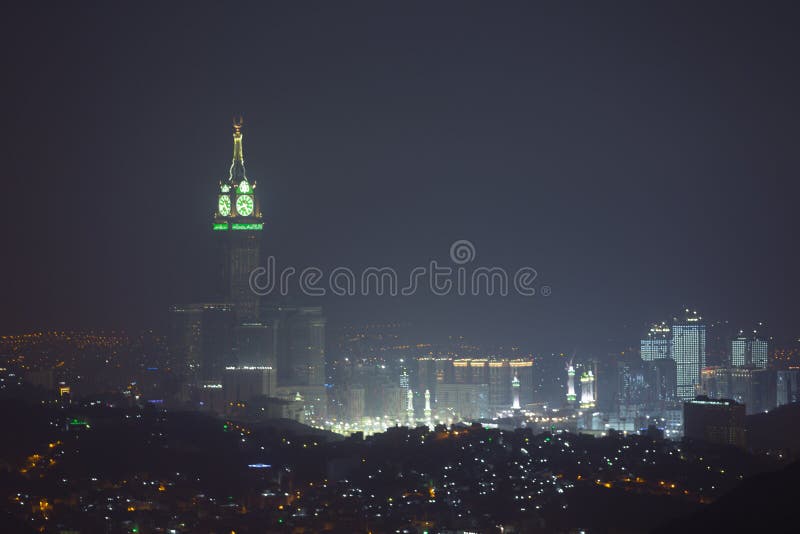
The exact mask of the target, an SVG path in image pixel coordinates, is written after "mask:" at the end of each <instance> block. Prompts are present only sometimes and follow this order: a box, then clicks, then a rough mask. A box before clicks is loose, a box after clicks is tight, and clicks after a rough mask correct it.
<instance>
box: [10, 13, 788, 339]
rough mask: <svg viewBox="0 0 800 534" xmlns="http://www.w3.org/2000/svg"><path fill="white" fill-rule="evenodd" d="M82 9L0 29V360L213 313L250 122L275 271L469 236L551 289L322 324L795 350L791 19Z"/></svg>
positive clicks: (444, 250) (29, 16)
mask: <svg viewBox="0 0 800 534" xmlns="http://www.w3.org/2000/svg"><path fill="white" fill-rule="evenodd" d="M80 4H82V5H78V3H71V2H70V3H65V2H61V3H55V2H54V3H52V4H51V5H50V6H46V5H45V4H44V3H35V4H26V5H25V6H22V4H21V3H17V4H15V5H14V7H13V8H6V9H5V10H4V14H3V17H2V22H0V39H1V40H2V48H3V52H4V53H3V56H4V61H3V71H4V72H3V74H4V75H3V79H4V81H3V84H2V85H3V91H2V94H3V106H2V115H3V120H2V124H3V127H2V134H1V135H2V142H1V143H0V146H1V147H2V156H3V157H2V162H3V171H2V172H3V180H2V183H3V186H4V189H5V191H4V199H5V202H4V209H3V210H2V212H1V213H2V216H1V217H2V225H3V228H4V232H3V236H4V239H3V241H4V247H3V248H4V251H5V253H4V254H3V261H2V263H1V265H2V271H3V277H2V280H3V283H2V286H1V287H2V310H3V313H2V323H0V331H2V333H18V332H25V331H30V330H34V329H39V328H49V327H56V328H85V329H90V328H105V329H111V328H125V329H138V328H143V327H151V326H152V327H156V328H160V327H162V326H163V324H164V319H165V316H166V310H167V309H168V306H169V305H170V304H172V303H180V302H193V301H199V300H203V299H205V298H210V295H209V287H210V283H211V280H212V278H213V275H214V271H213V267H214V260H213V252H214V247H213V239H212V238H213V236H212V232H211V229H210V225H211V217H212V213H213V210H214V208H215V200H216V198H215V192H216V185H217V183H218V182H219V180H220V179H222V178H224V177H225V176H226V175H227V172H228V167H229V165H230V158H231V151H232V140H231V127H230V124H231V117H232V116H233V115H234V114H238V113H241V114H243V115H244V120H245V126H244V151H245V161H246V166H247V171H248V176H249V177H250V178H251V179H255V180H256V181H257V182H258V185H259V191H260V193H261V195H262V208H263V211H264V215H265V219H266V228H267V231H266V232H265V241H264V246H265V250H266V251H267V253H270V254H274V255H275V256H276V257H277V261H278V264H279V266H280V265H296V266H298V267H304V266H307V265H316V266H319V267H320V268H322V269H330V268H332V267H334V266H337V265H344V266H349V267H351V268H354V269H363V268H364V267H366V266H368V265H376V266H384V265H386V266H394V267H395V268H397V269H398V270H400V271H401V272H407V271H408V270H410V269H411V267H413V266H414V265H418V264H427V262H428V261H429V260H430V259H438V260H439V261H442V262H445V261H447V258H448V251H449V246H450V244H451V243H452V242H453V241H455V240H457V239H468V240H470V241H472V242H473V243H474V244H475V246H476V248H477V253H478V255H477V259H476V262H475V263H476V264H480V265H498V266H506V267H509V268H511V269H516V268H517V267H519V266H523V265H530V266H532V267H534V268H536V269H537V270H538V271H539V281H540V282H541V283H545V284H548V285H550V286H552V295H551V296H550V297H548V298H542V297H533V298H522V297H515V298H512V297H507V298H501V297H494V298H491V297H483V298H470V297H458V296H452V297H445V298H438V297H432V296H430V295H428V296H418V297H413V298H410V297H409V298H388V297H384V298H378V297H369V298H325V299H322V300H321V301H313V302H312V303H314V302H319V303H321V304H323V305H324V306H325V307H326V312H327V315H328V316H329V322H330V324H331V325H333V326H336V325H342V324H347V323H363V322H382V321H394V320H398V321H410V322H412V323H413V324H414V325H415V326H416V327H417V328H418V329H419V332H420V334H421V335H428V334H437V335H444V334H468V335H469V336H470V337H471V338H472V339H474V340H475V341H478V342H481V343H502V344H511V343H513V344H518V345H521V346H523V347H525V348H529V349H531V350H535V351H544V350H548V351H549V350H564V351H572V350H576V349H577V350H583V351H599V350H606V348H607V347H611V348H615V347H616V348H624V347H625V346H628V345H631V344H633V345H635V344H637V343H638V342H637V340H638V339H639V336H640V335H641V334H642V331H643V328H644V327H645V325H646V324H647V323H649V322H651V321H655V320H661V319H668V318H669V317H671V316H672V315H673V314H674V313H676V312H677V310H679V309H681V308H682V307H684V306H691V307H696V308H697V309H699V310H700V311H701V313H702V314H703V315H704V316H705V317H707V318H709V319H711V320H716V319H728V320H730V321H732V322H733V323H734V324H736V325H741V327H749V326H750V325H751V324H752V323H753V322H754V321H758V320H763V321H766V322H767V324H768V325H769V326H770V333H772V334H774V335H776V336H778V337H779V338H781V339H787V338H790V337H792V336H794V337H796V336H797V335H798V334H799V333H800V332H798V329H797V319H798V313H797V305H798V303H800V284H798V280H797V272H798V259H800V253H798V247H797V234H798V232H797V230H798V223H797V219H798V217H797V206H798V193H800V187H798V174H799V173H798V170H800V161H798V154H799V153H800V152H798V149H797V147H798V124H799V123H800V113H799V112H800V106H798V95H800V76H798V52H799V51H800V47H799V46H798V37H797V33H796V31H797V27H798V22H799V21H798V16H797V15H798V12H797V9H796V8H794V7H793V6H791V5H790V3H788V2H787V3H780V2H770V3H768V5H764V4H763V3H757V2H750V3H747V4H738V3H734V2H719V3H707V2H700V3H699V4H700V5H696V3H689V2H674V3H668V2H661V3H660V4H661V5H656V3H655V2H646V3H644V2H632V3H630V4H627V5H626V4H623V3H622V2H604V3H600V2H588V3H586V4H585V5H582V4H579V3H574V2H569V3H565V2H547V3H541V4H538V5H531V4H532V3H514V2H503V3H497V2H493V3H490V2H484V3H468V2H452V3H448V2H436V3H435V5H433V4H434V3H433V2H420V3H412V2H395V3H392V5H389V3H385V4H384V3H381V4H382V5H375V4H377V3H372V2H365V3H361V4H349V3H343V2H317V3H308V2H283V3H277V4H274V5H273V4H268V3H266V2H259V3H256V4H253V5H247V4H245V3H243V2H237V3H229V4H222V3H217V4H213V5H207V6H205V7H204V6H203V5H202V4H201V3H199V2H191V3H189V2H187V3H183V4H178V3H173V2H162V3H158V4H156V3H151V4H150V5H149V6H148V5H143V3H138V2H137V3H133V2H131V3H127V6H126V7H120V6H118V5H116V4H117V3H106V4H103V5H99V4H98V5H97V6H90V5H89V3H80ZM501 4H502V5H501ZM601 4H604V5H601ZM645 4H646V5H645ZM10 9H13V11H10Z"/></svg>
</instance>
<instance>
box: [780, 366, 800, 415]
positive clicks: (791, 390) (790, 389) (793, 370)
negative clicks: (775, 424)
mask: <svg viewBox="0 0 800 534" xmlns="http://www.w3.org/2000/svg"><path fill="white" fill-rule="evenodd" d="M776 374H777V376H776V385H775V389H776V393H777V395H776V396H777V402H776V405H777V406H783V405H784V404H791V403H793V402H800V368H797V367H790V368H788V369H781V370H779V371H777V373H776Z"/></svg>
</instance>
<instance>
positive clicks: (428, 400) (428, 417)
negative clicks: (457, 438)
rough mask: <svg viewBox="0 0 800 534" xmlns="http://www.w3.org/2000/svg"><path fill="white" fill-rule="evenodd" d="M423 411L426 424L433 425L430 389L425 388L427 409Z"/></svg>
mask: <svg viewBox="0 0 800 534" xmlns="http://www.w3.org/2000/svg"><path fill="white" fill-rule="evenodd" d="M423 413H424V414H425V424H426V425H428V427H429V428H430V427H431V426H433V425H432V422H433V421H432V419H431V390H429V389H426V390H425V411H424V412H423Z"/></svg>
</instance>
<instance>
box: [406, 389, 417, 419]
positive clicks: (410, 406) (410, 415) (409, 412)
mask: <svg viewBox="0 0 800 534" xmlns="http://www.w3.org/2000/svg"><path fill="white" fill-rule="evenodd" d="M406 399H407V400H408V403H407V404H406V421H407V422H408V426H409V428H413V427H414V423H415V422H416V421H415V420H414V392H413V391H411V390H410V389H409V390H408V392H407V393H406Z"/></svg>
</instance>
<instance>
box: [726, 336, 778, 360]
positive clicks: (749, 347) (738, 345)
mask: <svg viewBox="0 0 800 534" xmlns="http://www.w3.org/2000/svg"><path fill="white" fill-rule="evenodd" d="M768 359H769V344H768V343H767V342H766V341H764V340H763V339H758V338H756V337H753V338H747V337H745V336H744V335H742V334H741V333H740V334H739V337H737V338H736V339H734V340H732V341H731V365H733V366H735V367H740V366H743V365H752V366H754V367H758V368H760V369H764V368H766V367H767V362H768Z"/></svg>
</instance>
